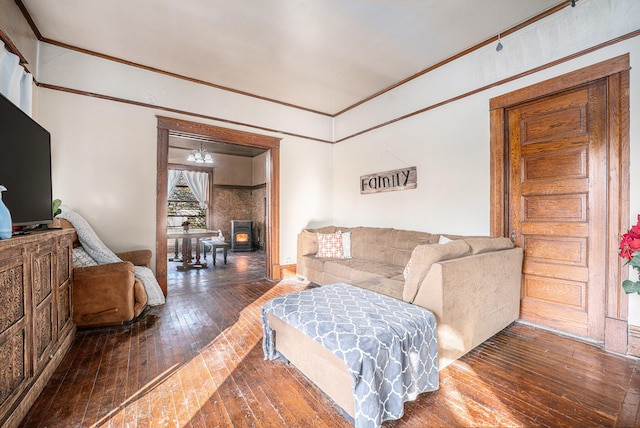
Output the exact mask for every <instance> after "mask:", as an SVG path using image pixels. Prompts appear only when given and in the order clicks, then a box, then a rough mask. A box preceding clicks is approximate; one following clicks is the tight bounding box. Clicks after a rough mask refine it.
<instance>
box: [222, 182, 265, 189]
mask: <svg viewBox="0 0 640 428" xmlns="http://www.w3.org/2000/svg"><path fill="white" fill-rule="evenodd" d="M214 186H215V187H216V189H227V190H257V189H263V188H265V187H267V184H266V183H264V184H256V185H255V186H241V185H237V184H215V185H214Z"/></svg>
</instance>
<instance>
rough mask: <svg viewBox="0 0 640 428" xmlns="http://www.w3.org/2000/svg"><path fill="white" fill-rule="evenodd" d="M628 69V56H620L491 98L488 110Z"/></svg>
mask: <svg viewBox="0 0 640 428" xmlns="http://www.w3.org/2000/svg"><path fill="white" fill-rule="evenodd" d="M638 34H640V33H638ZM630 67H631V66H630V60H629V54H628V53H627V54H624V55H620V56H617V57H615V58H612V59H610V60H607V61H603V62H599V63H596V64H593V65H591V66H588V67H585V68H582V69H579V70H575V71H572V72H570V73H568V74H564V75H562V76H558V77H553V78H551V79H548V80H544V81H542V82H539V83H537V84H534V85H532V86H528V87H526V88H522V89H519V90H516V91H513V92H509V93H508V94H504V95H501V96H499V97H497V98H493V99H491V100H490V101H489V109H491V110H494V109H498V108H503V107H508V106H512V105H515V104H520V103H523V102H525V101H531V100H535V99H536V98H542V97H546V96H548V95H551V94H554V93H556V92H560V91H563V90H565V89H566V88H570V87H573V86H578V85H580V84H584V83H587V82H592V81H594V80H598V79H601V78H603V77H607V76H610V75H612V74H615V73H620V72H622V71H626V70H629V69H630ZM540 89H542V90H544V92H543V93H540V92H537V91H539V90H540Z"/></svg>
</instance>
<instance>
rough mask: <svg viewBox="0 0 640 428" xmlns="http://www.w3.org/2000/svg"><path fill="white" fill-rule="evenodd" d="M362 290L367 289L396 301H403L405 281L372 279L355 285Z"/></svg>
mask: <svg viewBox="0 0 640 428" xmlns="http://www.w3.org/2000/svg"><path fill="white" fill-rule="evenodd" d="M354 285H355V286H357V287H360V288H366V289H367V290H370V291H375V292H376V293H380V294H384V295H385V296H389V297H393V298H394V299H398V300H402V289H403V288H404V282H403V281H397V280H394V279H391V278H381V277H376V278H371V279H367V280H365V281H361V282H358V283H355V284H354Z"/></svg>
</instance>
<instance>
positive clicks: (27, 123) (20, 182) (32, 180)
mask: <svg viewBox="0 0 640 428" xmlns="http://www.w3.org/2000/svg"><path fill="white" fill-rule="evenodd" d="M0 184H1V185H3V186H5V187H6V188H7V191H6V192H3V193H2V200H3V201H4V203H5V205H6V206H7V208H9V212H10V213H11V221H12V222H13V226H24V227H23V228H22V229H29V227H28V226H31V227H35V226H38V225H46V224H48V223H51V222H52V221H53V213H52V211H51V202H52V196H51V135H50V134H49V132H48V131H47V130H46V129H44V128H43V127H42V126H40V125H38V123H36V121H35V120H33V119H32V118H30V117H29V115H27V114H26V113H24V112H23V111H22V110H21V109H20V108H19V107H17V106H16V105H15V104H13V103H12V102H11V101H9V100H8V99H7V98H6V97H4V96H3V95H2V94H0ZM15 229H16V228H15V227H14V230H15Z"/></svg>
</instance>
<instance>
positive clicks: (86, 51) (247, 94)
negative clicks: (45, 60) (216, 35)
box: [39, 37, 333, 117]
mask: <svg viewBox="0 0 640 428" xmlns="http://www.w3.org/2000/svg"><path fill="white" fill-rule="evenodd" d="M39 40H40V41H41V42H43V43H48V44H50V45H53V46H58V47H61V48H65V49H69V50H72V51H76V52H80V53H83V54H85V55H91V56H95V57H97V58H101V59H105V60H108V61H113V62H117V63H120V64H124V65H128V66H130V67H135V68H140V69H142V70H147V71H151V72H152V73H157V74H162V75H165V76H169V77H173V78H175V79H180V80H185V81H187V82H192V83H196V84H198V85H203V86H209V87H211V88H215V89H220V90H222V91H226V92H233V93H234V94H238V95H243V96H245V97H250V98H255V99H258V100H262V101H267V102H270V103H274V104H279V105H282V106H286V107H291V108H295V109H298V110H303V111H307V112H310V113H315V114H319V115H322V116H329V117H332V116H333V115H331V114H329V113H325V112H322V111H319V110H313V109H310V108H307V107H302V106H299V105H296V104H292V103H287V102H284V101H279V100H276V99H273V98H268V97H263V96H261V95H256V94H252V93H250V92H245V91H241V90H239V89H234V88H229V87H227V86H222V85H216V84H215V83H211V82H207V81H206V80H201V79H196V78H193V77H188V76H184V75H182V74H178V73H173V72H170V71H166V70H162V69H160V68H156V67H150V66H147V65H144V64H140V63H137V62H132V61H128V60H125V59H122V58H118V57H115V56H111V55H106V54H102V53H99V52H95V51H92V50H89V49H83V48H80V47H78V46H74V45H70V44H67V43H63V42H59V41H56V40H52V39H48V38H46V37H40V38H39Z"/></svg>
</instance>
